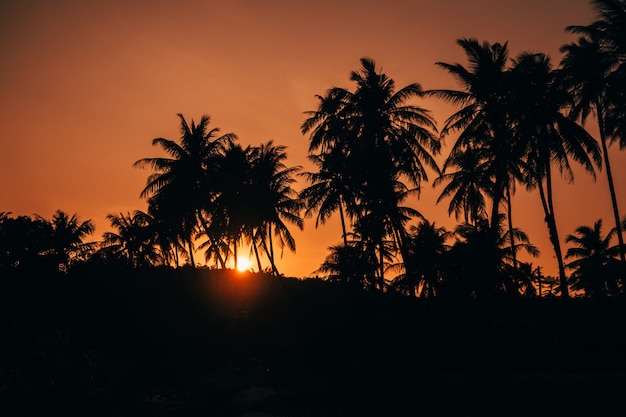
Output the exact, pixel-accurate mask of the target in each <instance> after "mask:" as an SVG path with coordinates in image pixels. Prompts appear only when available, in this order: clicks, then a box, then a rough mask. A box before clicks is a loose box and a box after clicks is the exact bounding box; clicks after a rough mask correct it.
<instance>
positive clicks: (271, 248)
mask: <svg viewBox="0 0 626 417" xmlns="http://www.w3.org/2000/svg"><path fill="white" fill-rule="evenodd" d="M268 235H269V241H270V245H269V250H268V247H267V243H266V242H265V239H262V240H261V243H262V244H263V249H264V250H265V253H266V254H267V258H268V259H269V261H270V265H271V266H272V274H274V275H276V276H278V275H280V274H279V273H278V268H276V263H275V262H274V244H273V242H272V225H271V224H270V225H269V232H268Z"/></svg>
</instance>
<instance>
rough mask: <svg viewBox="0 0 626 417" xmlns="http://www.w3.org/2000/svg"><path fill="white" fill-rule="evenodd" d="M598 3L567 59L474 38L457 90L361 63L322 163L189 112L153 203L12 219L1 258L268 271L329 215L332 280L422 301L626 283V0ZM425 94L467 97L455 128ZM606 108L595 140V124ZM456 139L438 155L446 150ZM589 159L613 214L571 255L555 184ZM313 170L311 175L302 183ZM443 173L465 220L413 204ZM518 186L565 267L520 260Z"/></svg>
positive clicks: (328, 107) (315, 142)
mask: <svg viewBox="0 0 626 417" xmlns="http://www.w3.org/2000/svg"><path fill="white" fill-rule="evenodd" d="M591 3H592V5H593V7H594V9H595V12H596V17H597V20H596V21H595V22H593V23H592V24H591V25H589V26H571V27H568V28H567V30H568V31H569V32H571V33H573V34H575V35H576V36H577V39H576V41H575V42H573V43H571V44H567V45H564V46H563V47H562V48H561V50H562V52H563V58H562V60H561V62H560V64H559V65H558V66H555V65H553V64H552V62H551V59H550V57H548V56H547V55H545V54H542V53H529V52H526V53H523V54H520V55H519V56H517V57H515V58H511V57H510V56H509V50H508V46H507V44H506V43H504V44H500V43H493V44H492V43H490V42H487V41H484V42H480V41H478V40H476V39H460V40H458V45H459V46H460V47H461V49H462V50H463V52H464V53H465V56H466V59H467V64H466V65H462V64H451V63H444V62H438V63H437V65H438V66H439V67H441V68H442V69H443V70H445V71H447V72H448V73H449V74H450V75H452V76H453V77H454V78H455V79H456V81H457V82H458V84H459V86H460V88H459V89H458V90H428V91H424V90H423V89H422V88H421V86H420V85H419V84H417V83H414V84H409V85H407V86H404V87H401V88H398V87H396V85H395V83H394V81H393V79H392V78H390V77H389V76H387V75H386V74H384V73H380V72H378V71H377V68H376V65H375V62H374V61H373V60H371V59H369V58H364V59H362V60H361V68H360V69H359V70H357V71H354V72H352V74H351V75H350V80H351V81H352V82H353V83H354V84H355V88H354V89H353V90H350V89H345V88H340V87H333V88H331V89H329V90H328V91H327V92H326V93H325V94H323V95H319V96H317V98H318V100H319V105H318V108H317V109H316V110H314V111H310V112H307V113H306V119H305V121H304V123H303V124H302V132H303V133H304V134H308V135H309V140H310V142H309V150H308V157H309V159H310V161H311V163H312V164H313V167H314V170H313V171H311V172H302V169H301V167H297V166H293V167H290V166H287V165H286V159H287V154H286V148H285V147H284V146H281V145H275V144H274V143H272V142H271V141H270V142H268V143H265V144H262V145H260V146H246V147H244V146H242V145H240V144H238V143H237V136H236V135H235V134H233V133H228V134H224V135H221V134H220V133H219V129H217V128H211V127H210V119H209V117H208V116H203V117H202V118H201V119H200V121H199V122H198V123H197V124H196V123H195V122H194V121H193V120H192V121H191V123H188V122H187V120H186V119H185V118H184V116H183V115H181V114H179V119H180V128H181V137H180V140H179V141H178V142H177V141H173V140H170V139H165V138H157V139H154V140H153V145H155V146H158V147H159V148H161V149H162V150H163V151H164V152H165V153H166V156H164V157H154V158H144V159H141V160H139V161H137V162H136V163H135V167H138V168H147V169H150V170H151V171H152V173H151V174H150V176H149V177H148V180H147V183H146V186H145V188H144V189H143V190H142V191H141V197H142V198H145V199H146V200H147V203H148V208H147V210H146V211H145V212H144V211H139V210H137V211H135V212H133V213H130V212H128V213H112V214H110V215H109V216H108V220H109V221H110V224H111V228H112V231H110V232H107V233H105V234H104V236H103V239H102V241H100V242H92V243H88V244H87V243H84V239H85V238H86V237H87V235H88V234H89V232H92V231H93V223H92V222H91V221H86V222H83V223H79V222H78V220H77V218H76V216H72V217H70V216H68V215H67V214H66V213H64V212H61V211H58V212H57V213H55V214H54V216H53V218H52V219H51V220H47V219H45V218H43V217H41V216H35V217H34V218H31V217H28V216H17V217H13V215H12V213H6V212H4V213H1V214H0V238H1V243H0V245H2V248H1V249H2V250H0V267H2V268H22V267H25V266H28V265H30V264H33V262H37V263H46V262H47V263H49V264H50V265H51V267H53V268H60V269H62V270H67V269H68V268H70V267H71V266H72V264H74V263H76V262H83V263H84V262H95V263H98V262H99V263H106V262H116V263H124V264H128V265H130V266H133V267H143V266H150V265H152V266H156V265H170V266H180V265H184V264H188V265H192V266H196V265H209V266H210V267H215V268H226V267H227V266H230V265H234V266H235V268H236V267H237V264H238V262H239V259H240V257H241V254H240V253H238V252H239V251H240V250H241V248H242V247H245V248H246V250H247V248H250V249H249V250H250V253H245V254H244V256H245V257H246V258H248V257H250V258H252V259H253V263H254V264H255V266H254V267H255V269H256V270H257V271H265V272H271V273H272V274H274V275H280V272H279V270H278V267H277V263H276V257H277V256H282V254H283V251H284V250H285V249H287V250H291V251H293V250H295V247H296V242H295V240H294V238H293V236H292V234H291V232H290V227H298V228H302V227H303V225H304V218H306V217H314V218H315V225H316V227H317V226H319V225H321V224H323V223H324V222H326V221H327V220H328V219H329V218H330V217H331V216H332V215H336V214H337V215H338V216H339V218H340V219H341V227H342V230H341V234H340V237H341V243H340V244H337V245H335V246H332V247H330V248H329V251H330V252H329V255H328V257H327V258H326V260H325V261H324V262H323V264H322V265H321V266H320V268H319V270H318V271H316V272H317V274H318V275H319V276H323V277H325V278H327V279H328V280H330V281H340V282H344V283H345V284H347V285H350V286H355V287H359V288H370V289H375V290H380V291H389V292H399V293H403V294H407V295H413V296H417V297H421V298H429V297H446V298H453V299H462V298H481V297H482V298H491V297H494V296H495V297H498V296H535V295H538V296H552V295H560V296H562V297H563V298H568V297H569V294H570V292H572V291H573V292H574V293H575V294H577V295H584V296H588V297H605V296H610V295H618V294H621V293H623V292H624V288H625V285H624V284H625V280H626V259H625V258H624V243H623V230H622V229H623V222H624V220H621V221H620V213H619V210H618V206H617V198H616V195H615V189H614V186H613V178H612V174H611V165H610V159H609V152H608V146H609V145H611V144H613V143H615V142H617V143H618V144H619V146H620V148H622V147H624V146H626V135H625V134H624V131H623V130H624V126H626V123H625V122H624V120H625V118H626V116H625V115H626V111H625V110H624V109H625V104H626V99H625V97H624V91H626V67H625V62H626V52H625V51H626V47H625V45H624V39H625V38H626V36H625V35H624V31H625V29H624V28H625V27H626V25H624V24H623V23H624V21H626V17H625V16H626V11H625V6H624V4H625V3H624V1H623V0H598V1H592V2H591ZM428 97H431V98H433V99H442V100H445V101H447V102H449V103H452V104H454V105H456V106H458V111H456V112H455V113H454V114H452V115H451V116H450V117H449V118H448V119H446V120H445V122H444V123H443V126H442V127H441V129H438V128H437V124H436V122H435V120H434V119H433V118H432V117H431V116H430V113H429V111H428V110H427V109H425V108H422V107H418V106H417V105H415V104H413V101H414V99H420V98H421V99H424V98H428ZM591 116H592V117H593V119H594V122H597V127H598V131H599V136H600V137H599V138H598V139H596V138H594V137H592V136H591V135H590V134H589V133H588V132H587V130H586V129H585V128H584V126H585V123H586V122H588V119H590V117H591ZM451 135H455V136H454V142H453V143H452V146H451V149H450V151H449V154H448V156H447V157H446V158H445V160H444V162H443V165H442V166H441V167H440V166H438V164H437V163H436V160H435V157H436V156H437V155H439V154H440V153H441V151H442V140H443V139H444V138H446V137H448V136H451ZM574 164H576V165H580V166H581V167H582V168H583V169H584V170H585V171H587V172H588V173H589V174H590V175H593V176H594V177H595V176H596V175H599V172H600V171H601V169H603V170H604V172H605V173H606V175H607V177H608V183H609V195H610V198H611V202H612V207H613V212H614V219H612V221H610V222H609V224H611V227H610V228H609V230H608V231H604V230H603V229H602V227H601V226H602V220H601V219H596V218H593V219H590V223H591V222H593V225H592V226H581V227H579V228H578V229H577V230H575V231H570V232H573V234H569V235H566V236H565V241H566V242H567V243H568V245H569V247H568V248H567V249H566V250H565V248H562V247H561V242H562V240H563V239H562V237H561V236H562V233H563V232H562V231H559V230H558V228H557V219H558V215H559V213H556V212H555V209H554V202H553V193H552V190H553V187H554V184H555V178H556V177H561V178H563V179H564V180H566V181H570V182H571V181H573V180H574V175H573V170H572V166H573V165H574ZM298 177H303V178H304V179H305V180H306V181H307V185H306V187H305V188H304V189H302V190H300V191H297V190H295V189H294V188H293V185H294V182H295V181H296V178H298ZM431 177H433V183H434V185H435V186H438V187H439V189H440V190H441V191H440V196H439V200H438V202H440V203H442V204H444V203H446V202H447V204H448V213H449V215H454V217H455V219H456V220H457V221H460V222H461V223H460V224H459V225H458V226H457V227H456V228H455V229H454V230H445V229H444V228H441V227H438V226H437V225H436V224H434V223H432V222H430V221H429V220H428V219H426V218H424V217H423V216H422V215H421V214H420V212H419V210H418V209H417V208H416V204H415V203H416V202H417V199H416V198H415V199H414V200H411V198H414V197H415V196H416V195H417V194H418V193H419V192H420V190H421V189H422V187H423V184H424V183H426V182H428V181H430V180H431ZM520 188H523V189H526V190H527V191H528V192H533V193H535V194H536V195H537V196H538V198H539V199H540V201H541V204H542V207H543V209H544V214H545V223H546V228H547V233H548V235H549V237H550V241H551V243H552V246H553V251H554V258H555V259H556V260H557V263H558V271H559V273H558V276H557V277H550V276H548V277H546V276H544V274H543V273H542V270H541V267H540V266H536V265H534V264H533V263H530V262H522V261H520V259H519V257H520V255H519V253H520V252H525V253H526V254H528V255H530V256H537V255H538V250H537V248H536V247H535V246H533V245H532V243H531V242H530V240H529V238H528V236H527V235H526V234H525V233H524V232H523V230H521V229H520V228H519V227H517V225H516V224H515V222H514V218H513V216H512V214H513V207H512V202H513V198H512V197H513V195H514V193H515V191H516V190H518V189H520ZM607 198H609V197H607ZM615 240H616V242H615ZM198 253H200V254H202V255H203V258H204V259H202V260H197V259H195V257H197V254H198ZM524 259H529V258H528V257H527V256H526V257H525V258H524ZM568 272H569V276H568Z"/></svg>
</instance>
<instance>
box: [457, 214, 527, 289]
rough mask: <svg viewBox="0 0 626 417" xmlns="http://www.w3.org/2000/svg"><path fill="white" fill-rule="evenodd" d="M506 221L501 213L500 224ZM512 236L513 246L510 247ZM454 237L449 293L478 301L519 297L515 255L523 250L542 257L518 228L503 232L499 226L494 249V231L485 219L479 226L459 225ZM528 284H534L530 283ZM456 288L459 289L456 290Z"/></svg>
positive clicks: (477, 223)
mask: <svg viewBox="0 0 626 417" xmlns="http://www.w3.org/2000/svg"><path fill="white" fill-rule="evenodd" d="M503 221H504V215H503V214H500V215H499V224H501V223H502V222H503ZM511 234H513V236H512V237H513V242H514V245H513V246H511V245H510V242H511ZM455 235H457V236H458V237H459V238H458V240H457V242H456V243H455V244H454V245H453V246H452V247H451V248H450V252H449V258H448V259H449V264H450V266H449V268H450V270H449V271H448V275H449V276H448V280H449V281H450V282H449V283H446V284H447V285H446V286H447V289H446V290H447V291H448V292H453V291H455V292H457V293H458V292H461V293H465V294H471V295H473V296H475V297H478V298H489V297H494V296H498V295H501V294H509V295H515V296H517V295H519V293H520V282H519V280H520V279H519V277H520V274H519V271H518V270H517V268H515V267H514V263H513V262H514V254H516V253H517V252H519V251H522V250H524V251H525V252H527V253H528V254H529V255H531V256H538V255H539V251H538V249H537V248H536V247H535V246H534V245H532V244H531V243H530V241H529V239H528V235H526V233H524V232H523V231H522V230H520V229H517V228H514V229H513V230H506V231H503V229H502V227H499V228H498V229H497V237H496V246H495V248H494V247H493V246H492V243H493V240H494V238H493V229H492V228H491V225H490V224H489V223H488V221H487V220H486V219H483V220H479V221H478V222H476V224H468V223H462V224H460V225H459V226H457V228H456V230H455ZM525 284H526V285H532V284H531V283H530V280H528V282H526V283H525ZM455 286H456V287H459V288H457V289H456V290H455V289H454V287H455Z"/></svg>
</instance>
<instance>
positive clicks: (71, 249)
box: [36, 210, 96, 271]
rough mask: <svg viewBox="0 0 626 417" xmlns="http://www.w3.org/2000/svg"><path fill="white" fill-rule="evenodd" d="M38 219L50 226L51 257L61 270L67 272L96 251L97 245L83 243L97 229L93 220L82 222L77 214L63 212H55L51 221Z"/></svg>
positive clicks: (39, 217)
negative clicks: (79, 260) (77, 261)
mask: <svg viewBox="0 0 626 417" xmlns="http://www.w3.org/2000/svg"><path fill="white" fill-rule="evenodd" d="M36 217H37V218H38V219H39V220H41V221H45V222H47V223H48V224H49V225H50V233H51V234H50V249H51V255H52V256H54V258H55V259H56V261H57V264H58V266H59V270H62V271H65V270H67V268H69V267H70V266H71V264H72V263H73V262H74V261H75V260H78V259H81V258H82V259H84V258H85V257H86V256H88V255H89V254H90V253H91V252H92V251H93V250H94V249H95V246H96V243H94V242H89V243H86V242H83V239H85V237H87V236H88V235H90V234H92V233H93V232H94V230H95V228H96V227H95V225H94V223H93V222H92V221H91V220H85V221H82V222H81V221H80V219H79V218H78V216H77V215H76V214H72V215H71V216H69V215H68V214H67V213H65V212H64V211H61V210H57V211H55V212H54V214H53V215H52V219H51V220H46V219H44V218H43V217H41V216H39V215H37V216H36Z"/></svg>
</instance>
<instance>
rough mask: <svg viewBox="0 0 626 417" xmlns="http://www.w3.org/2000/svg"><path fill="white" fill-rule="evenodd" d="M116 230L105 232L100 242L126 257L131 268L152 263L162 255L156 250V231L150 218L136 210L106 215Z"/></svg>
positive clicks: (156, 261) (108, 248) (157, 260)
mask: <svg viewBox="0 0 626 417" xmlns="http://www.w3.org/2000/svg"><path fill="white" fill-rule="evenodd" d="M106 218H107V219H108V220H109V222H110V223H111V227H113V229H115V230H116V231H117V232H112V231H109V232H105V233H104V234H103V241H102V244H103V246H104V248H106V249H107V250H110V251H113V253H115V254H117V255H118V256H122V257H124V258H125V259H126V261H127V262H128V264H129V265H130V266H131V267H133V268H138V267H142V266H149V265H154V264H156V263H158V262H159V260H161V258H162V256H161V254H160V253H159V251H158V250H157V244H156V242H157V237H158V232H157V231H156V230H154V227H152V226H153V224H152V218H151V217H150V216H149V215H148V214H146V213H144V212H142V211H140V210H136V211H135V212H134V213H133V214H130V213H128V212H127V213H126V214H124V213H119V214H117V215H115V214H108V215H107V217H106Z"/></svg>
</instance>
